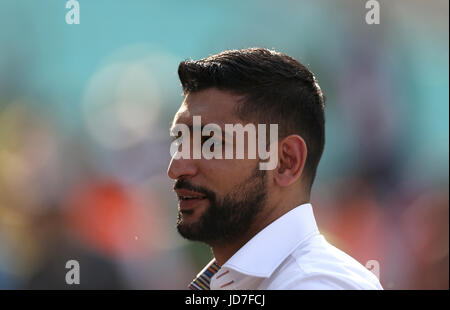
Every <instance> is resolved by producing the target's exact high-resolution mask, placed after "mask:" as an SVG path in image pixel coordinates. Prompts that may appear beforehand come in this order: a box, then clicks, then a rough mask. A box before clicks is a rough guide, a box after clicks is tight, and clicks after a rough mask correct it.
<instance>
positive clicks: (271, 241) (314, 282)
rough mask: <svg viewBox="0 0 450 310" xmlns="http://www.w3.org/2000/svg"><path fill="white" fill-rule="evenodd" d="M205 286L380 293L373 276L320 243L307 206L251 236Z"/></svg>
mask: <svg viewBox="0 0 450 310" xmlns="http://www.w3.org/2000/svg"><path fill="white" fill-rule="evenodd" d="M214 262H215V261H214V260H212V261H211V263H210V264H208V265H207V266H206V267H205V268H204V269H203V270H202V271H201V272H200V273H199V275H198V277H199V276H200V275H201V274H202V273H204V271H205V270H206V269H208V267H210V266H211V264H213V263H214ZM216 266H217V265H216ZM210 270H212V269H210ZM210 275H211V274H210ZM209 284H210V288H211V289H213V290H214V289H227V290H228V289H232V290H242V289H262V290H271V289H275V290H283V289H286V290H303V289H307V290H324V289H332V290H335V289H374V290H381V289H383V288H382V287H381V284H380V282H379V281H378V278H377V277H376V276H375V275H374V274H373V273H372V272H370V271H369V270H368V269H366V268H365V267H364V266H363V265H361V264H360V263H359V262H358V261H356V260H355V259H353V258H352V257H350V256H349V255H347V254H346V253H344V252H342V251H341V250H339V249H337V248H336V247H334V246H333V245H331V244H329V243H328V242H327V241H326V240H325V238H324V236H322V235H321V234H320V232H319V230H318V228H317V224H316V221H315V218H314V214H313V209H312V206H311V204H309V203H306V204H303V205H300V206H298V207H296V208H294V209H292V210H291V211H289V212H287V213H286V214H284V215H283V216H281V217H280V218H278V219H277V220H275V221H274V222H272V223H271V224H270V225H268V226H267V227H265V228H264V229H263V230H261V231H260V232H259V233H258V234H256V235H255V236H254V237H253V238H252V239H251V240H250V241H248V242H247V243H246V244H245V245H244V246H243V247H242V248H241V249H239V251H237V252H236V253H235V254H234V255H233V256H232V257H231V258H230V259H229V260H228V261H226V262H225V264H224V265H223V266H222V267H221V268H220V269H219V270H218V271H217V272H216V273H215V274H214V275H213V276H212V277H211V279H210V283H209Z"/></svg>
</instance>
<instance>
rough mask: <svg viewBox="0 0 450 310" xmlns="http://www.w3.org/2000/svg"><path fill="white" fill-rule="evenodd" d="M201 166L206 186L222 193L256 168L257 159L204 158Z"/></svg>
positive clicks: (226, 191)
mask: <svg viewBox="0 0 450 310" xmlns="http://www.w3.org/2000/svg"><path fill="white" fill-rule="evenodd" d="M203 161H204V162H203V163H202V164H201V165H200V166H199V170H200V171H201V173H202V175H203V177H204V179H205V186H206V187H208V188H210V189H211V190H214V191H215V192H216V193H218V194H220V195H224V194H226V193H228V192H229V191H230V190H231V189H233V187H234V186H236V185H238V184H240V183H242V181H243V180H245V179H246V178H248V177H249V176H250V175H251V173H252V172H253V171H254V169H255V165H256V164H257V162H256V161H253V160H245V159H243V160H239V159H229V160H228V159H211V160H203Z"/></svg>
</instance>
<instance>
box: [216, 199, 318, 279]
mask: <svg viewBox="0 0 450 310" xmlns="http://www.w3.org/2000/svg"><path fill="white" fill-rule="evenodd" d="M318 232H319V231H318V228H317V224H316V220H315V218H314V213H313V209H312V206H311V204H310V203H305V204H302V205H300V206H298V207H296V208H294V209H292V210H290V211H289V212H287V213H285V214H284V215H282V216H281V217H279V218H278V219H276V220H275V221H274V222H272V223H271V224H269V225H268V226H266V227H265V228H264V229H263V230H261V231H260V232H259V233H258V234H256V235H255V236H254V237H253V238H252V239H251V240H250V241H248V242H247V243H246V244H245V245H244V246H243V247H242V248H240V249H239V250H238V251H237V252H236V253H235V254H234V255H233V256H232V257H231V258H230V259H229V260H228V261H227V262H225V264H224V265H223V266H222V268H221V269H223V268H229V269H232V270H235V271H237V272H239V273H243V274H246V275H249V276H254V277H265V278H267V277H270V276H271V275H272V273H273V272H274V271H275V269H276V268H277V267H278V266H279V265H280V264H281V263H282V262H283V261H284V260H285V259H286V257H288V256H289V255H290V254H291V253H292V252H293V251H294V250H295V249H296V248H297V247H298V246H299V245H300V244H301V243H302V242H303V241H304V240H306V239H307V238H308V237H310V236H311V235H314V234H316V233H318Z"/></svg>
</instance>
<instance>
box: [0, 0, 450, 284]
mask: <svg viewBox="0 0 450 310" xmlns="http://www.w3.org/2000/svg"><path fill="white" fill-rule="evenodd" d="M365 2H366V1H363V0H347V1H334V0H320V1H293V0H292V1H287V0H282V1H269V0H251V1H214V2H213V1H206V0H205V1H173V0H168V1H148V0H133V1H124V0H122V1H118V0H117V1H108V0H89V1H87V0H79V4H80V24H79V25H68V24H66V22H65V15H66V13H67V12H68V9H66V8H65V4H66V1H65V0H58V1H56V0H39V1H29V0H0V289H21V288H37V289H46V288H62V289H64V288H68V286H67V285H66V284H65V273H66V272H67V271H68V270H66V269H65V263H66V262H67V261H68V260H70V259H77V260H78V261H79V263H80V265H81V284H80V285H79V286H77V287H74V286H71V287H69V288H70V289H73V288H88V289H91V288H92V289H105V288H113V289H115V288H117V289H120V288H124V289H186V287H187V285H188V284H189V282H190V280H191V279H192V278H193V276H195V275H196V274H197V272H198V271H199V270H200V269H201V268H202V267H203V266H204V265H205V264H206V263H207V262H208V261H209V260H210V259H211V258H212V254H211V252H210V250H209V248H208V247H207V246H206V245H203V244H200V243H193V242H189V241H186V240H184V239H182V238H181V237H180V236H179V235H178V233H177V231H176V229H175V222H176V209H177V201H176V197H175V195H174V194H173V192H172V191H171V188H172V185H173V184H172V182H171V181H170V180H169V178H168V177H167V175H166V169H167V166H168V164H169V160H170V154H169V145H170V140H169V138H170V137H169V124H170V122H171V120H172V117H173V114H174V113H175V111H176V110H177V109H178V106H179V104H180V103H181V101H182V97H181V89H180V85H179V81H178V77H177V73H176V70H177V66H178V63H179V62H180V61H181V60H184V59H187V58H193V59H198V58H203V57H206V56H208V55H211V54H215V53H218V52H221V51H223V50H226V49H235V48H246V47H253V46H262V47H267V48H274V49H276V50H278V51H281V52H284V53H287V54H289V55H291V56H293V57H295V58H297V59H298V60H300V61H301V62H302V63H304V64H306V65H307V66H308V67H309V68H310V69H311V70H312V71H313V72H314V73H315V74H316V76H317V78H318V81H319V83H320V85H321V87H322V89H323V90H324V93H325V94H326V96H327V98H328V101H327V111H326V116H327V124H326V131H327V142H326V145H325V153H324V155H323V158H322V161H321V164H320V165H319V171H318V176H317V179H316V183H315V187H314V190H313V195H312V204H313V206H314V210H315V213H316V217H317V221H318V225H319V228H320V230H321V231H322V233H323V234H324V235H325V237H326V238H327V239H328V240H329V241H330V242H331V243H333V244H334V245H335V246H337V247H339V248H341V249H342V250H344V251H346V252H347V253H349V254H350V255H352V256H353V257H355V258H356V259H357V260H358V261H359V262H361V263H362V264H364V265H366V263H367V262H368V261H369V260H376V261H377V262H378V263H379V268H378V271H379V275H380V281H381V283H382V285H383V286H384V288H385V289H448V288H449V190H448V183H449V88H448V82H449V81H448V79H449V28H448V23H449V20H448V13H449V7H448V6H449V2H448V1H447V0H433V1H417V0H409V1H406V0H403V1H395V2H394V1H379V3H380V8H381V14H380V24H379V25H368V24H366V23H365V15H366V12H367V11H368V9H366V8H365Z"/></svg>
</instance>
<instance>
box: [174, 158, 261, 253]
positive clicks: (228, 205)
mask: <svg viewBox="0 0 450 310" xmlns="http://www.w3.org/2000/svg"><path fill="white" fill-rule="evenodd" d="M265 176H266V171H265V170H259V167H258V166H257V167H256V169H255V171H254V173H253V174H252V175H251V176H250V177H249V178H248V179H247V180H244V182H242V183H240V184H238V185H237V186H235V187H234V188H233V190H231V192H230V193H228V194H227V195H226V196H225V197H224V198H223V199H218V198H217V195H216V194H215V193H214V192H212V191H210V190H209V189H207V188H204V187H198V186H194V185H192V184H190V183H189V181H187V180H185V179H182V180H178V181H177V182H176V184H175V188H185V189H188V190H193V191H196V192H198V193H201V194H204V195H206V199H208V200H209V206H208V208H207V209H206V210H205V211H204V213H203V214H202V215H201V217H200V219H199V220H198V221H197V222H195V223H191V224H185V223H183V220H182V217H181V212H180V211H178V220H177V230H178V232H179V233H180V235H181V236H182V237H183V238H185V239H188V240H192V241H201V242H204V243H207V244H209V245H213V244H214V245H217V244H224V243H225V244H226V243H227V242H229V241H230V240H234V239H236V238H237V237H239V236H242V235H243V234H245V233H246V232H247V231H248V229H249V228H250V226H251V224H252V223H253V221H254V219H255V217H256V215H258V213H260V212H261V210H262V209H263V208H264V205H265V202H266V198H267V188H266V183H265Z"/></svg>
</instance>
